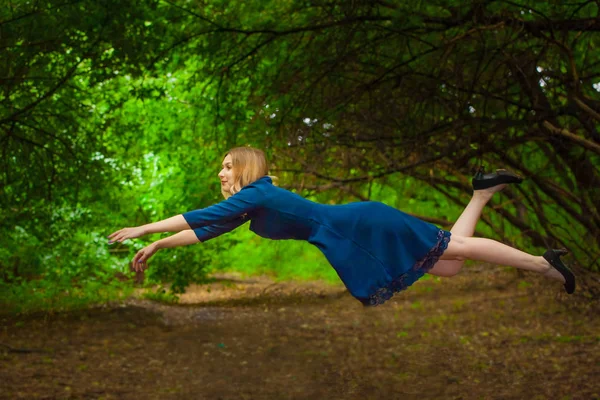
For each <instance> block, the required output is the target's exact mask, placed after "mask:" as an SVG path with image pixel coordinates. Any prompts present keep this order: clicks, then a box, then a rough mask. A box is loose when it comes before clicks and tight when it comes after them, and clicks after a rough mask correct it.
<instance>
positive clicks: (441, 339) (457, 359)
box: [0, 269, 600, 400]
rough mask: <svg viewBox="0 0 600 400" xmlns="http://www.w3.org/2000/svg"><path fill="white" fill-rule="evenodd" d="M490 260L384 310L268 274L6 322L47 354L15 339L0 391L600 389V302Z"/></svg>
mask: <svg viewBox="0 0 600 400" xmlns="http://www.w3.org/2000/svg"><path fill="white" fill-rule="evenodd" d="M483 271H485V272H482V270H480V271H477V270H476V269H471V270H470V271H469V272H467V273H465V274H463V275H461V276H459V277H456V278H452V279H446V280H442V281H441V282H438V281H435V280H433V279H432V280H427V281H420V282H418V283H417V284H416V285H415V286H413V288H411V289H410V290H409V291H407V292H405V293H403V294H400V295H396V296H395V297H394V299H392V300H391V301H390V302H388V303H386V304H385V305H383V306H380V307H377V308H374V309H364V308H363V307H362V306H361V305H360V303H358V302H357V301H356V300H354V299H352V298H351V297H350V296H349V295H348V294H347V293H346V292H345V291H344V289H343V288H342V287H330V286H326V285H324V284H320V283H310V284H307V283H285V284H283V283H280V284H274V283H273V282H271V281H269V280H267V279H258V278H257V279H251V280H240V279H233V280H226V281H222V282H221V283H217V284H212V285H208V286H195V287H192V288H190V291H189V292H188V293H187V294H186V295H184V296H183V297H182V303H183V305H178V306H167V305H162V304H157V303H154V302H150V301H146V300H139V299H132V300H130V301H128V302H127V303H125V304H122V305H114V306H110V307H104V308H96V309H91V310H86V311H82V312H76V313H68V314H61V315H52V316H29V317H26V318H15V317H0V322H1V325H0V326H2V330H1V331H0V343H3V344H6V345H9V346H12V347H13V348H28V349H40V350H42V352H31V353H17V352H13V351H8V348H6V347H0V398H1V399H214V400H218V399H223V400H228V399H277V400H279V399H361V400H363V399H382V398H385V399H400V398H401V399H424V398H425V399H536V400H537V399H540V400H541V399H549V400H550V399H552V400H554V399H600V318H598V309H593V308H592V307H591V306H590V305H589V304H588V305H580V306H579V307H574V306H573V304H574V303H575V302H576V300H575V299H572V298H567V297H566V296H565V295H563V294H562V293H561V292H560V290H559V287H560V285H558V286H557V285H550V284H549V283H548V282H539V284H538V283H537V282H538V281H537V280H536V277H533V276H530V275H528V276H527V278H528V280H529V281H533V282H535V283H534V284H533V285H524V284H523V282H522V281H520V280H519V279H517V278H516V275H515V274H514V273H509V272H504V271H501V270H500V269H484V270H483ZM209 290H210V291H209ZM571 297H572V296H571ZM581 302H582V301H581ZM582 303H583V302H582ZM583 304H585V303H583Z"/></svg>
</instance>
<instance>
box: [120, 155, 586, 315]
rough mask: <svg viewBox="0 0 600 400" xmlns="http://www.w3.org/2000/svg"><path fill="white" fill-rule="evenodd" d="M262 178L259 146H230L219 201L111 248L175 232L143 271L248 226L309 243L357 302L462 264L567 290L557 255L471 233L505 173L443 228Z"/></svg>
mask: <svg viewBox="0 0 600 400" xmlns="http://www.w3.org/2000/svg"><path fill="white" fill-rule="evenodd" d="M267 173H268V165H267V161H266V158H265V155H264V153H263V152H262V151H261V150H257V149H253V148H250V147H238V148H234V149H232V150H230V151H229V152H228V153H227V155H226V156H225V158H224V160H223V169H222V170H221V172H220V173H219V178H220V180H221V192H222V194H223V196H224V197H225V200H224V201H222V202H220V203H218V204H215V205H213V206H210V207H207V208H204V209H199V210H194V211H190V212H187V213H184V214H180V215H177V216H174V217H171V218H168V219H165V220H163V221H159V222H155V223H151V224H148V225H144V226H140V227H134V228H124V229H121V230H119V231H117V232H114V233H113V234H111V235H110V236H109V244H110V243H114V242H122V241H124V240H126V239H133V238H137V237H140V236H143V235H146V234H149V233H159V232H179V233H178V234H176V235H173V236H171V237H168V238H165V239H161V240H158V241H156V242H154V243H152V244H151V245H149V246H147V247H145V248H143V249H142V250H140V251H139V252H138V253H137V254H136V255H135V257H134V259H133V265H134V269H136V270H142V269H145V268H147V266H146V263H147V261H148V259H149V258H150V257H151V256H152V255H153V254H154V253H155V252H156V251H157V250H158V249H162V248H168V247H176V246H184V245H190V244H194V243H197V242H205V241H207V240H209V239H212V238H214V237H216V236H219V235H221V234H223V233H225V232H229V231H231V230H233V229H235V228H237V227H238V226H240V225H242V224H243V223H245V222H247V221H251V222H250V230H251V231H253V232H255V233H256V234H258V235H260V236H262V237H265V238H269V239H298V240H307V241H308V242H310V243H312V244H314V245H315V246H317V247H318V248H319V249H320V250H321V251H322V252H323V253H324V254H325V256H326V257H327V259H328V261H329V262H330V263H331V265H332V266H333V267H334V268H335V270H336V271H337V273H338V275H339V276H340V279H341V280H342V282H343V283H344V284H345V285H346V287H347V288H348V290H349V291H350V293H351V294H352V295H353V296H354V297H355V298H356V299H358V300H359V301H361V302H362V303H363V304H364V305H365V306H373V305H378V304H382V303H384V302H385V301H386V300H388V299H389V298H390V297H392V295H393V294H394V293H395V292H398V291H400V290H403V289H406V288H407V287H408V286H410V285H412V284H413V283H414V282H415V281H416V280H417V279H419V278H420V277H421V276H423V275H424V274H425V273H429V274H432V275H437V276H453V275H456V274H457V273H458V272H459V271H460V269H461V267H462V265H463V263H464V261H465V260H466V259H471V260H477V261H484V262H490V263H496V264H502V265H509V266H513V267H516V268H521V269H525V270H529V271H535V272H538V273H540V274H542V275H544V276H547V277H549V278H552V279H556V280H559V281H561V282H563V283H564V286H565V289H566V291H567V292H568V293H572V292H573V290H574V289H575V277H574V275H573V273H572V272H571V270H570V269H569V268H567V267H566V266H565V265H564V264H563V263H562V262H561V260H560V258H559V257H560V256H561V255H563V254H565V253H566V252H565V251H563V250H548V251H547V252H546V253H545V254H544V256H542V257H536V256H532V255H529V254H527V253H524V252H522V251H519V250H517V249H514V248H512V247H509V246H506V245H504V244H502V243H499V242H497V241H494V240H490V239H483V238H474V237H472V236H473V232H474V231H475V225H476V223H477V220H478V219H479V216H480V214H481V211H482V209H483V207H484V206H485V204H486V203H487V202H488V200H489V199H490V198H491V197H492V195H493V194H494V193H496V192H498V191H500V190H502V189H503V188H504V187H505V186H506V185H507V184H509V183H520V182H521V181H522V179H521V178H520V177H518V176H517V175H515V174H512V173H510V172H506V171H497V172H495V173H491V174H483V173H482V171H480V172H479V173H478V174H477V175H476V176H475V177H474V178H473V188H474V189H475V190H474V193H473V198H472V199H471V201H470V202H469V204H468V205H467V207H466V208H465V210H464V211H463V213H462V214H461V216H460V218H459V219H458V221H457V222H456V223H455V225H454V226H453V227H452V229H451V230H450V231H449V232H448V231H445V230H442V229H439V228H437V227H436V226H434V225H432V224H429V223H427V222H424V221H422V220H420V219H418V218H415V217H413V216H410V215H408V214H405V213H403V212H401V211H399V210H397V209H395V208H392V207H389V206H387V205H385V204H383V203H379V202H373V201H366V202H357V203H350V204H345V205H325V204H318V203H314V202H312V201H309V200H306V199H304V198H303V197H301V196H299V195H297V194H295V193H292V192H290V191H287V190H285V189H282V188H279V187H277V186H274V185H273V179H272V178H271V177H270V176H268V175H267ZM451 238H452V240H450V239H451Z"/></svg>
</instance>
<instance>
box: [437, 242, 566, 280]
mask: <svg viewBox="0 0 600 400" xmlns="http://www.w3.org/2000/svg"><path fill="white" fill-rule="evenodd" d="M441 259H442V260H465V259H469V260H475V261H484V262H489V263H494V264H500V265H508V266H511V267H515V268H519V269H524V270H528V271H534V272H538V273H541V274H543V275H545V276H547V277H549V278H553V279H556V280H559V281H561V282H563V283H564V282H565V279H564V278H563V276H562V275H561V274H560V272H558V271H557V270H555V269H554V268H552V267H551V265H550V264H549V263H548V262H547V261H546V260H545V259H544V258H543V257H537V256H532V255H531V254H527V253H525V252H523V251H521V250H517V249H515V248H513V247H510V246H507V245H505V244H502V243H500V242H497V241H495V240H492V239H484V238H474V237H464V236H459V235H452V240H450V243H448V248H447V249H446V251H445V252H444V254H443V255H442V257H441Z"/></svg>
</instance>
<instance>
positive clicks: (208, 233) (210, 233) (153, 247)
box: [133, 218, 247, 271]
mask: <svg viewBox="0 0 600 400" xmlns="http://www.w3.org/2000/svg"><path fill="white" fill-rule="evenodd" d="M245 222H247V220H246V219H244V218H236V219H235V220H233V221H229V222H227V223H225V224H220V225H209V226H204V227H201V228H196V229H193V230H192V229H188V230H185V231H181V232H179V233H177V234H175V235H173V236H169V237H167V238H164V239H160V240H157V241H156V242H154V243H152V244H150V245H149V246H146V247H144V248H143V249H141V250H140V251H138V252H137V254H136V255H135V257H134V258H133V269H134V270H135V271H141V270H144V269H146V268H148V266H147V262H148V259H149V258H150V257H152V256H153V255H154V253H156V252H157V251H158V250H160V249H166V248H169V247H177V246H187V245H190V244H194V243H198V242H206V241H207V240H210V239H212V238H215V237H217V236H220V235H222V234H223V233H225V232H229V231H232V230H233V229H235V228H237V227H238V226H240V225H242V224H243V223H245Z"/></svg>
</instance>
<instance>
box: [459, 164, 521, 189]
mask: <svg viewBox="0 0 600 400" xmlns="http://www.w3.org/2000/svg"><path fill="white" fill-rule="evenodd" d="M521 182H523V178H521V177H520V176H519V175H517V174H515V173H514V172H510V171H507V170H505V169H497V170H496V172H491V173H489V174H486V173H485V169H484V168H483V167H479V171H477V173H476V174H475V176H474V177H473V180H472V181H471V183H472V184H473V190H482V189H487V188H491V187H492V186H496V185H502V184H504V183H521Z"/></svg>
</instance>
